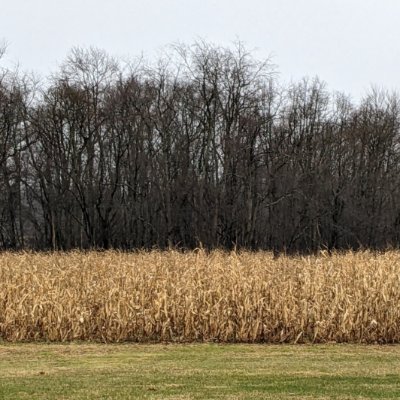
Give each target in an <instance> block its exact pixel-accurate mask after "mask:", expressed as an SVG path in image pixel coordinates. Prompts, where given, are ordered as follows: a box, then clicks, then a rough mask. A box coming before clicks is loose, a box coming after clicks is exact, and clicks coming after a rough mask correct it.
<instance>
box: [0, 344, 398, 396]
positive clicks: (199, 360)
mask: <svg viewBox="0 0 400 400" xmlns="http://www.w3.org/2000/svg"><path fill="white" fill-rule="evenodd" d="M146 398H147V399H181V400H182V399H276V400H279V399H299V400H301V399H304V400H306V399H307V400H311V399H357V400H361V399H399V398H400V346H362V345H348V344H346V345H244V344H242V345H217V344H198V345H161V344H158V345H131V344H124V345H104V344H82V343H80V344H68V345H67V344H64V345H60V344H37V343H36V344H5V345H0V399H2V400H19V399H30V400H35V399H37V400H46V399H52V400H53V399H74V400H81V399H146Z"/></svg>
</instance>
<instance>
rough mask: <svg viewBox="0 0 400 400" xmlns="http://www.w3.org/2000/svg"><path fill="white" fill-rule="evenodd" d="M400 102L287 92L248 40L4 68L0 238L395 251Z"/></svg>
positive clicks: (312, 88) (294, 87) (92, 244)
mask: <svg viewBox="0 0 400 400" xmlns="http://www.w3.org/2000/svg"><path fill="white" fill-rule="evenodd" d="M399 105H400V99H399V97H398V96H397V95H395V94H389V93H387V92H384V91H379V90H371V92H370V93H369V94H368V95H367V96H366V97H365V98H364V99H363V100H362V101H361V102H360V104H357V105H356V104H353V103H352V102H351V101H350V100H349V98H347V97H346V96H344V95H342V94H331V93H329V92H328V91H327V90H326V88H325V86H324V84H323V83H322V82H321V81H319V80H318V79H304V80H302V81H301V82H299V83H295V84H290V85H289V86H288V87H282V86H280V85H279V82H278V81H277V79H276V77H275V75H274V74H273V70H272V68H271V66H270V64H269V63H268V62H258V61H257V60H255V59H254V58H253V57H252V55H251V54H249V53H248V52H247V51H246V50H245V49H244V48H243V46H241V45H237V46H236V47H235V48H234V49H230V48H220V47H215V46H212V45H209V44H207V43H196V44H195V45H193V46H177V47H175V48H173V49H171V51H170V53H169V54H168V55H167V56H165V58H162V59H160V60H159V61H158V63H157V64H155V65H150V66H149V65H146V64H145V63H141V64H138V65H136V66H135V67H133V66H129V65H128V66H127V65H124V66H122V64H121V63H119V62H118V61H117V60H115V59H113V58H112V57H110V56H108V55H107V54H106V53H104V52H103V51H100V50H97V49H88V50H84V49H74V50H73V51H72V52H71V53H70V55H69V56H68V58H67V59H66V61H65V62H64V64H63V65H62V67H61V68H60V70H59V71H58V72H57V73H56V74H55V75H53V76H52V77H51V78H49V79H48V80H47V81H46V82H44V83H42V84H37V83H34V81H33V80H32V79H28V77H26V76H23V75H21V74H20V73H16V72H11V71H9V70H6V69H4V68H3V69H2V70H1V74H0V247H1V248H25V247H28V248H35V249H71V248H110V247H116V248H122V249H133V248H152V247H160V248H165V247H169V246H178V247H183V248H194V247H197V246H199V245H202V246H204V247H207V248H213V247H223V248H231V247H233V246H237V247H239V248H240V247H244V248H250V249H273V250H277V251H278V250H281V249H286V250H287V251H312V250H315V249H319V248H328V249H335V248H359V247H370V248H386V247H388V246H394V247H398V246H399V244H400V130H399V127H400V125H399V122H400V108H399Z"/></svg>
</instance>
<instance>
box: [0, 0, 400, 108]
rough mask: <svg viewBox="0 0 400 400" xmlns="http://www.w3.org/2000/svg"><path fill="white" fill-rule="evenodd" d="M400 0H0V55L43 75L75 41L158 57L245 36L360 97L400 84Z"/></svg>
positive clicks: (284, 76) (265, 52)
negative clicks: (2, 49)
mask: <svg viewBox="0 0 400 400" xmlns="http://www.w3.org/2000/svg"><path fill="white" fill-rule="evenodd" d="M399 21H400V0H240V1H239V0H218V1H217V0H35V1H33V0H0V40H4V41H6V42H7V44H8V48H7V53H6V55H5V57H4V58H3V59H2V60H1V61H0V65H3V66H7V67H13V66H15V65H17V64H19V65H20V68H21V69H23V70H26V71H34V72H36V73H39V74H41V75H46V74H49V73H50V72H53V71H55V70H56V69H57V67H58V65H59V64H60V63H61V62H62V61H63V60H64V58H65V57H66V55H67V54H68V52H69V50H70V49H71V48H72V47H74V46H81V47H87V46H95V47H99V48H102V49H104V50H106V51H107V52H108V53H110V54H111V55H115V56H118V57H124V58H129V57H135V56H140V55H141V54H142V53H143V54H144V56H145V57H146V58H149V59H155V58H157V57H158V55H159V54H160V52H161V50H162V49H163V48H165V46H166V45H168V44H171V43H175V42H184V43H187V44H190V43H193V42H194V41H195V40H198V39H200V38H201V39H204V40H206V41H208V42H212V43H215V44H218V45H223V46H227V45H231V44H232V43H233V42H234V41H236V40H240V41H242V42H243V43H244V44H245V46H246V48H247V49H248V50H251V51H253V54H254V57H256V58H258V59H265V58H271V60H272V62H273V64H275V65H276V71H277V72H278V73H279V76H280V80H281V81H282V82H290V81H291V80H293V81H297V80H299V79H301V78H302V77H305V76H308V77H313V76H316V75H317V76H319V77H320V78H321V79H322V80H324V81H326V82H327V84H328V89H330V90H332V91H333V90H337V91H343V92H345V93H347V94H349V95H351V96H352V97H353V98H354V99H356V100H357V99H360V98H361V97H362V96H363V95H365V93H366V92H367V91H368V90H369V89H370V88H371V86H375V87H384V88H386V89H388V90H398V91H400V68H399V67H400V41H399V39H400V22H399Z"/></svg>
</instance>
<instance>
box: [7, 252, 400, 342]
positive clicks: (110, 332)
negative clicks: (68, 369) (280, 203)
mask: <svg viewBox="0 0 400 400" xmlns="http://www.w3.org/2000/svg"><path fill="white" fill-rule="evenodd" d="M399 304H400V252H399V251H391V252H385V253H372V252H357V253H352V252H349V253H343V254H340V253H337V254H333V255H332V256H328V255H327V254H325V253H323V252H322V253H320V254H319V255H318V256H307V257H306V256H304V257H302V256H298V257H284V256H282V257H279V258H278V259H274V258H273V257H272V254H270V253H265V252H255V253H251V252H243V253H234V252H232V253H229V252H222V251H213V252H211V253H206V252H204V251H193V252H177V251H169V252H161V251H152V252H136V253H121V252H115V251H109V252H71V253H1V254H0V340H1V339H3V340H5V341H14V342H17V341H52V342H67V341H76V340H81V341H82V340H90V341H97V342H108V343H109V342H113V343H114V342H124V341H130V342H185V343H187V342H220V343H226V342H236V343H237V342H252V343H254V342H260V343H310V342H312V343H327V342H333V341H334V342H351V343H370V344H374V343H400V307H399Z"/></svg>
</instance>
